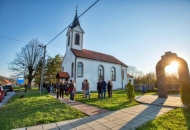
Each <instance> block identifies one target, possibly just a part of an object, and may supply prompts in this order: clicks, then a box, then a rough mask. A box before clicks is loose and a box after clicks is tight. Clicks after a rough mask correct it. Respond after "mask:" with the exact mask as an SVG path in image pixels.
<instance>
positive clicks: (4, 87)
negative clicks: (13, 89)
mask: <svg viewBox="0 0 190 130" xmlns="http://www.w3.org/2000/svg"><path fill="white" fill-rule="evenodd" d="M3 89H4V91H5V96H7V92H8V89H7V87H6V86H3Z"/></svg>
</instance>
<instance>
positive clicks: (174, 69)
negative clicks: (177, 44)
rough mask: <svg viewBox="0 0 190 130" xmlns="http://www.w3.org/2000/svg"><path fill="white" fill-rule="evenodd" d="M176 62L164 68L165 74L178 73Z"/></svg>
mask: <svg viewBox="0 0 190 130" xmlns="http://www.w3.org/2000/svg"><path fill="white" fill-rule="evenodd" d="M178 66H179V64H178V62H176V61H174V62H172V63H171V64H170V65H168V66H166V68H165V72H166V73H169V74H172V73H177V72H178Z"/></svg>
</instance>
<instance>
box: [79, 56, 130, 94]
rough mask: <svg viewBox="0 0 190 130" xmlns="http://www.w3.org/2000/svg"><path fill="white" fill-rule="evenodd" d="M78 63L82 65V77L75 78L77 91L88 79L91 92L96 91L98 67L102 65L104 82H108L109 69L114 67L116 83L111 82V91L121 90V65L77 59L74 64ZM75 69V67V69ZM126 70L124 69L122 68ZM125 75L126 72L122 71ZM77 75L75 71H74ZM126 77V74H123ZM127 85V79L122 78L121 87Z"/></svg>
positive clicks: (109, 77)
mask: <svg viewBox="0 0 190 130" xmlns="http://www.w3.org/2000/svg"><path fill="white" fill-rule="evenodd" d="M78 62H82V63H83V77H76V85H77V91H81V87H82V86H81V85H82V82H83V81H84V79H88V81H89V83H90V85H91V89H90V90H91V91H96V87H97V86H96V84H97V82H98V66H99V65H102V66H103V67H104V80H105V81H106V82H108V80H109V79H111V73H110V71H111V67H115V69H116V81H112V83H113V89H121V88H122V79H121V65H118V64H114V63H108V62H103V61H96V60H91V59H84V58H79V57H78V58H77V62H76V64H78ZM76 69H77V67H76ZM124 69H125V70H126V67H124ZM124 72H125V73H126V71H124ZM76 73H77V71H76ZM124 75H126V74H124ZM126 84H127V78H126V77H124V80H123V86H125V85H126Z"/></svg>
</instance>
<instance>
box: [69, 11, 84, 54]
mask: <svg viewBox="0 0 190 130" xmlns="http://www.w3.org/2000/svg"><path fill="white" fill-rule="evenodd" d="M83 34H84V31H83V29H82V28H81V26H80V23H79V20H78V16H77V10H76V14H75V18H74V20H73V22H72V24H71V25H70V26H69V28H68V30H67V34H66V36H67V42H66V45H67V50H68V51H70V49H76V50H82V49H83Z"/></svg>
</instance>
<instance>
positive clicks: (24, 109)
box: [0, 90, 85, 130]
mask: <svg viewBox="0 0 190 130" xmlns="http://www.w3.org/2000/svg"><path fill="white" fill-rule="evenodd" d="M19 96H20V94H17V95H15V96H14V97H13V98H12V99H11V100H10V101H9V103H8V104H7V105H5V106H4V107H2V108H0V129H1V130H4V129H5V130H10V129H13V128H20V127H26V126H33V125H39V124H46V123H51V122H57V121H63V120H69V119H76V118H81V117H84V116H85V115H84V114H83V113H82V112H80V111H78V110H76V109H73V108H71V107H69V106H67V105H65V104H63V103H61V102H59V101H57V100H56V99H54V98H53V97H52V96H50V95H48V94H41V95H40V94H39V92H38V91H36V92H35V91H33V90H31V92H28V93H26V94H25V97H24V98H19Z"/></svg>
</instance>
